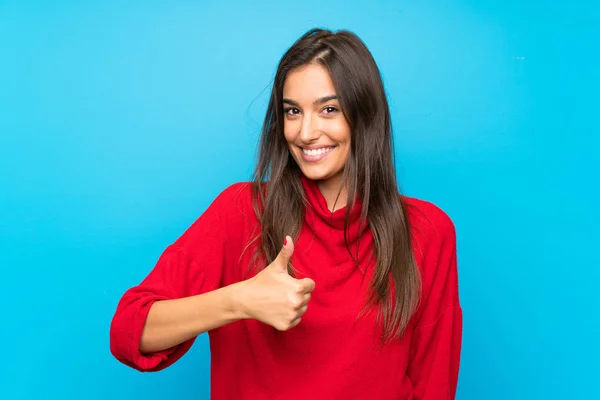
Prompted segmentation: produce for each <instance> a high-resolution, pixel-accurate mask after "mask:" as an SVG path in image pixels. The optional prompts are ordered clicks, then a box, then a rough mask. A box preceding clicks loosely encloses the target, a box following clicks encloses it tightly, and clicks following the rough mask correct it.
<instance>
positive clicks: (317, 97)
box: [283, 64, 350, 185]
mask: <svg viewBox="0 0 600 400" xmlns="http://www.w3.org/2000/svg"><path fill="white" fill-rule="evenodd" d="M283 109H284V125H283V131H284V135H285V139H286V141H287V142H288V146H289V149H290V152H291V154H292V157H294V160H296V163H297V164H298V166H299V167H300V169H301V170H302V173H303V174H304V175H305V176H306V177H307V178H309V179H312V180H319V181H323V182H321V183H323V184H327V185H328V184H333V185H337V184H339V183H340V182H341V177H342V173H343V170H344V165H345V164H346V160H347V159H348V154H349V153H350V126H349V125H348V122H347V121H346V118H345V116H344V114H343V113H342V110H341V108H340V103H339V101H338V99H337V97H336V92H335V89H334V87H333V83H332V82H331V78H330V77H329V72H328V71H327V69H325V67H323V66H321V65H317V64H309V65H305V66H302V67H299V68H297V69H295V70H293V71H291V72H290V73H289V74H288V76H287V78H286V80H285V82H284V85H283Z"/></svg>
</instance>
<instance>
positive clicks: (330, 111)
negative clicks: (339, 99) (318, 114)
mask: <svg viewBox="0 0 600 400" xmlns="http://www.w3.org/2000/svg"><path fill="white" fill-rule="evenodd" d="M323 111H324V112H325V114H333V113H336V112H337V111H338V109H337V108H335V107H334V106H327V107H325V108H324V109H323Z"/></svg>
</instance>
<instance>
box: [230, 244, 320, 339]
mask: <svg viewBox="0 0 600 400" xmlns="http://www.w3.org/2000/svg"><path fill="white" fill-rule="evenodd" d="M292 254H294V243H293V242H292V238H291V237H289V236H286V238H285V241H284V245H283V247H282V248H281V251H280V252H279V254H278V255H277V258H275V260H273V262H272V263H271V264H269V265H268V266H267V267H266V268H265V269H263V270H262V271H261V272H259V273H258V274H257V275H256V276H254V277H253V278H250V279H249V280H247V281H245V287H244V289H243V293H242V297H243V301H242V305H243V309H244V312H245V314H246V316H247V317H248V318H253V319H257V320H259V321H261V322H264V323H265V324H268V325H271V326H272V327H274V328H275V329H278V330H280V331H285V330H288V329H291V328H293V327H295V326H296V325H298V324H299V323H300V320H301V319H302V316H303V315H304V313H305V312H306V310H307V308H308V301H309V300H310V296H311V292H312V291H313V290H314V288H315V282H314V281H313V280H312V279H309V278H304V279H295V278H293V277H291V276H290V275H289V274H288V269H287V266H288V263H289V262H290V259H291V258H292Z"/></svg>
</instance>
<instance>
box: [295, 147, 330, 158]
mask: <svg viewBox="0 0 600 400" xmlns="http://www.w3.org/2000/svg"><path fill="white" fill-rule="evenodd" d="M334 148H335V146H329V147H321V148H319V149H302V152H303V153H304V154H306V155H307V156H312V157H315V156H320V155H323V154H327V153H329V152H330V151H331V150H333V149H334Z"/></svg>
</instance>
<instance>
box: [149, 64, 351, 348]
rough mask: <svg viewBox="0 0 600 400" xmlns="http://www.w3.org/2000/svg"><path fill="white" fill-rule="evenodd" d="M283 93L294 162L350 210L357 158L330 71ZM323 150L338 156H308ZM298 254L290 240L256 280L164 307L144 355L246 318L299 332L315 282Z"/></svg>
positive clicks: (295, 74) (295, 81) (304, 70)
mask: <svg viewBox="0 0 600 400" xmlns="http://www.w3.org/2000/svg"><path fill="white" fill-rule="evenodd" d="M283 92H284V104H282V107H284V109H285V110H286V116H285V122H284V135H285V139H286V141H287V142H288V146H289V150H290V153H291V154H292V157H293V158H294V160H296V162H297V163H298V165H299V166H300V169H301V170H302V172H303V173H304V174H305V175H306V176H307V177H308V178H309V179H313V180H315V181H317V182H318V186H319V189H320V190H321V193H322V194H323V196H324V197H325V199H326V200H327V204H328V206H329V208H330V209H331V210H332V211H333V210H334V203H335V204H336V209H339V208H341V207H343V206H345V204H346V201H347V194H346V193H345V191H343V190H342V191H341V193H340V190H341V189H342V188H341V186H342V182H341V177H342V174H343V169H344V165H345V163H346V160H347V158H348V154H349V152H350V127H349V126H348V123H347V121H346V119H345V117H344V114H343V113H342V111H341V108H340V104H339V102H338V100H337V99H336V98H335V95H336V92H335V89H334V87H333V83H332V82H331V78H330V77H329V74H328V72H327V70H326V69H325V68H323V67H322V66H320V65H314V64H311V65H307V66H304V67H301V68H298V69H296V70H294V71H292V72H291V73H290V74H288V77H287V79H286V82H285V84H284V90H283ZM317 148H333V149H332V150H331V151H330V152H328V153H327V155H326V157H324V158H322V159H321V160H318V161H314V160H310V159H308V160H307V159H306V157H305V156H304V155H303V150H304V149H317ZM313 158H318V157H313ZM338 193H340V196H339V198H338ZM336 198H337V202H336ZM293 253H294V243H293V242H292V238H291V237H290V236H287V237H286V240H285V243H284V244H283V246H282V248H281V251H280V252H279V254H278V256H277V258H276V259H275V260H274V261H273V262H272V263H271V264H269V265H268V266H267V267H266V268H265V269H264V270H262V271H261V272H259V273H258V274H257V275H255V276H254V277H252V278H250V279H247V280H244V281H241V282H238V283H234V284H231V285H229V286H225V287H223V288H220V289H217V290H214V291H211V292H208V293H203V294H200V295H196V296H190V297H185V298H181V299H173V300H161V301H156V302H155V303H154V304H153V305H152V307H151V308H150V311H149V314H148V318H147V319H146V323H145V325H144V330H143V332H142V338H141V341H140V352H141V353H143V354H151V353H155V352H158V351H162V350H165V349H168V348H171V347H173V346H176V345H178V344H181V343H183V342H185V341H187V340H189V339H191V338H193V337H196V336H198V335H200V334H202V333H204V332H207V331H209V330H212V329H216V328H218V327H221V326H223V325H226V324H229V323H232V322H235V321H239V320H243V319H256V320H259V321H261V322H263V323H265V324H268V325H270V326H272V327H274V328H275V329H278V330H281V331H285V330H288V329H291V328H293V327H295V326H296V325H298V324H299V323H300V321H301V320H302V316H303V315H304V313H306V310H307V309H308V303H309V300H310V298H311V293H312V291H313V290H314V288H315V282H314V281H313V280H311V279H309V278H304V279H295V278H293V277H291V276H290V275H289V274H288V272H287V265H288V262H289V260H290V259H291V257H292V255H293Z"/></svg>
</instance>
